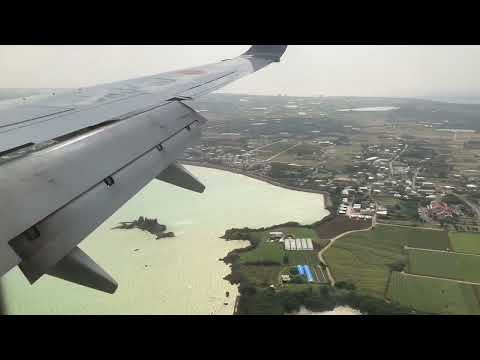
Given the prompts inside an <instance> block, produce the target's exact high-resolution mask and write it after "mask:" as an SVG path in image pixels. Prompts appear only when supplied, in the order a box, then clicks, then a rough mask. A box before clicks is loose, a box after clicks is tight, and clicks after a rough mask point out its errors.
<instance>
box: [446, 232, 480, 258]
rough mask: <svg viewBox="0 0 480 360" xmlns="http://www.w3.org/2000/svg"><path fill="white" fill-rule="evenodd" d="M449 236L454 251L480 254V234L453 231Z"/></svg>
mask: <svg viewBox="0 0 480 360" xmlns="http://www.w3.org/2000/svg"><path fill="white" fill-rule="evenodd" d="M448 236H449V237H450V244H451V245H452V248H453V251H458V252H464V253H469V254H480V234H478V233H465V232H456V231H452V232H450V233H449V234H448Z"/></svg>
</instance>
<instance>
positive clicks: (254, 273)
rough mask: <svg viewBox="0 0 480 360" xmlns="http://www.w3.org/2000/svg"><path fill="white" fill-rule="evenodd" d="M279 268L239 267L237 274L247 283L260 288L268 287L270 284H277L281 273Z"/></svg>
mask: <svg viewBox="0 0 480 360" xmlns="http://www.w3.org/2000/svg"><path fill="white" fill-rule="evenodd" d="M282 269H283V267H281V266H245V265H240V266H239V267H238V272H240V273H241V274H242V278H243V279H244V280H246V281H247V282H249V283H251V284H254V285H256V286H260V287H268V286H270V285H271V284H278V283H279V274H280V272H281V271H282Z"/></svg>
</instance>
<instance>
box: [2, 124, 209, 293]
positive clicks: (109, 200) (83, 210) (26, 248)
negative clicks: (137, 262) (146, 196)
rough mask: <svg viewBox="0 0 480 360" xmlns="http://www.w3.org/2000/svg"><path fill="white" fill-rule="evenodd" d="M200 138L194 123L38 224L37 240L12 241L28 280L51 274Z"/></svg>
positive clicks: (23, 236) (22, 239)
mask: <svg viewBox="0 0 480 360" xmlns="http://www.w3.org/2000/svg"><path fill="white" fill-rule="evenodd" d="M199 137H200V127H199V124H198V125H196V124H193V125H192V127H191V129H190V130H186V129H184V130H182V132H181V133H178V134H176V135H175V136H173V137H171V138H170V139H168V140H166V141H164V142H163V143H162V148H161V150H159V149H158V148H153V149H150V150H149V151H148V152H146V153H145V154H144V155H142V156H141V157H140V158H138V159H136V160H135V161H133V162H132V163H130V164H128V165H127V166H125V167H123V168H122V169H119V170H118V171H117V172H115V173H114V174H112V175H111V177H110V178H111V179H112V183H110V185H108V184H107V183H105V182H103V181H102V182H100V183H98V184H96V185H95V186H94V187H93V188H92V189H90V190H88V191H87V192H85V193H84V194H82V195H81V196H79V197H77V198H76V199H74V200H73V201H71V202H70V203H68V204H66V205H65V206H63V207H62V208H60V209H59V210H57V211H55V212H54V213H53V214H51V215H49V216H48V217H47V218H45V219H44V220H42V221H40V222H39V223H37V224H36V225H35V228H36V229H37V236H36V237H35V238H34V239H32V238H28V237H27V236H26V234H25V233H23V234H21V235H19V236H17V237H16V238H15V239H13V240H12V241H10V244H11V246H12V247H13V248H14V249H16V251H17V253H19V254H20V256H21V258H22V262H21V263H20V266H21V268H22V271H23V272H24V273H25V274H27V277H28V279H29V281H30V282H32V283H33V282H35V281H37V280H38V279H39V278H40V277H41V276H43V275H44V274H45V273H48V271H49V270H50V269H51V268H52V267H53V266H54V265H55V264H56V263H58V262H59V261H60V260H61V259H62V258H64V257H65V256H66V255H67V254H68V253H69V252H70V251H72V249H73V248H74V247H75V246H77V245H78V244H79V243H80V242H81V241H82V240H83V239H84V238H85V237H87V236H88V235H89V234H90V233H91V232H92V231H93V230H95V229H96V228H97V227H98V226H99V225H100V224H102V223H103V222H104V221H105V220H106V219H108V218H109V217H110V216H111V215H112V214H113V213H114V212H115V211H116V210H117V209H119V208H120V207H121V206H122V205H123V204H125V202H127V201H128V200H129V199H130V198H131V197H133V196H134V195H135V194H136V193H137V192H138V191H140V190H141V189H142V188H143V187H144V186H145V185H147V184H148V183H149V182H150V181H151V180H153V179H154V178H155V176H157V174H159V173H160V172H162V171H163V170H164V169H165V168H167V167H168V165H169V164H170V163H171V162H173V161H174V160H175V158H176V157H177V156H178V154H179V153H181V151H182V150H183V149H184V147H185V146H186V145H187V144H188V143H190V142H191V141H193V140H195V139H198V138H199Z"/></svg>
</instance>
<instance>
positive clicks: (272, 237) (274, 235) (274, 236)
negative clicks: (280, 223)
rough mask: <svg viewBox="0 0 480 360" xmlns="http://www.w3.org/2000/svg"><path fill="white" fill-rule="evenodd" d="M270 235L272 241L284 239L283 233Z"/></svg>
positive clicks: (271, 233) (275, 232) (272, 232)
mask: <svg viewBox="0 0 480 360" xmlns="http://www.w3.org/2000/svg"><path fill="white" fill-rule="evenodd" d="M268 235H269V237H270V240H280V239H281V238H282V237H283V232H281V231H271V232H270V233H269V234H268Z"/></svg>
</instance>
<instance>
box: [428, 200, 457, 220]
mask: <svg viewBox="0 0 480 360" xmlns="http://www.w3.org/2000/svg"><path fill="white" fill-rule="evenodd" d="M427 214H428V216H430V217H431V218H433V219H438V220H443V219H448V218H453V217H454V216H458V215H460V212H459V211H458V209H456V208H454V207H451V206H448V204H446V203H444V202H441V201H432V202H431V203H430V205H427Z"/></svg>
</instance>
